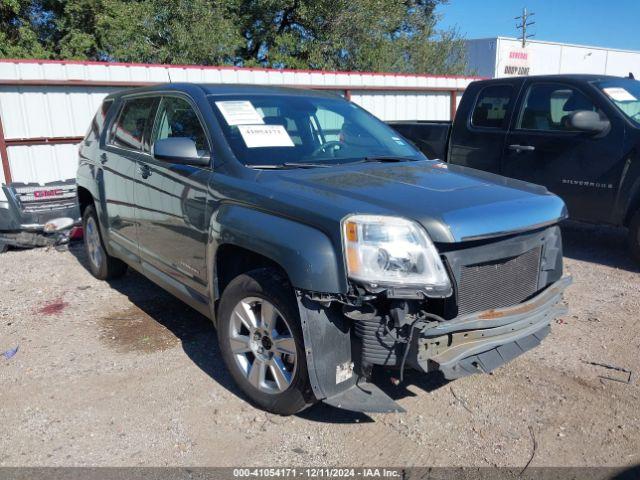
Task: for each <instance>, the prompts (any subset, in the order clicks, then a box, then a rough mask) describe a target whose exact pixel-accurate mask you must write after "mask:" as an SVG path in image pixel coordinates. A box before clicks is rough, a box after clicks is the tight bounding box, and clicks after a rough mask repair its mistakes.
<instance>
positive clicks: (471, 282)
mask: <svg viewBox="0 0 640 480" xmlns="http://www.w3.org/2000/svg"><path fill="white" fill-rule="evenodd" d="M540 253H541V247H537V248H534V249H531V250H529V251H528V252H525V253H523V254H522V255H518V256H517V257H511V258H505V259H500V260H493V261H491V262H486V263H479V264H476V265H466V266H463V267H462V269H461V274H460V278H459V281H458V315H464V314H467V313H473V312H480V311H483V310H489V309H492V308H503V307H510V306H512V305H516V304H518V303H521V302H523V301H524V300H526V299H527V298H529V297H531V296H532V295H533V294H534V293H536V292H537V291H538V273H539V271H540Z"/></svg>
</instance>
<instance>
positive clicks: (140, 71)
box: [0, 60, 474, 202]
mask: <svg viewBox="0 0 640 480" xmlns="http://www.w3.org/2000/svg"><path fill="white" fill-rule="evenodd" d="M473 80H474V78H473V77H438V76H430V75H400V74H386V73H362V72H323V71H308V70H306V71H305V70H269V69H259V68H234V67H203V66H173V65H171V66H169V65H147V64H122V63H101V62H60V61H43V60H0V158H1V160H2V169H1V170H0V181H1V183H2V184H4V185H7V184H12V183H13V184H16V185H19V184H29V185H30V186H29V187H24V186H22V188H23V189H24V188H26V189H32V188H33V187H32V185H36V186H37V185H40V186H42V185H45V184H52V182H53V183H55V182H61V181H64V180H68V179H73V178H74V177H75V170H76V163H77V144H78V143H79V142H80V141H81V139H82V137H83V136H84V134H85V131H86V129H87V127H88V125H89V123H90V121H91V118H92V117H93V115H94V113H95V111H96V110H97V108H98V106H99V105H100V103H101V101H102V99H103V98H104V97H105V95H107V94H108V93H110V92H113V91H115V90H121V89H123V88H130V87H135V86H143V85H151V84H154V83H165V82H202V83H246V84H266V85H282V86H292V87H301V88H311V89H320V90H329V91H333V92H335V93H336V94H339V95H343V96H344V97H346V98H349V99H351V100H352V101H354V102H355V103H357V104H359V105H361V106H362V107H364V108H365V109H367V110H369V111H370V112H372V113H373V114H375V115H377V116H378V117H380V118H381V119H383V120H449V119H451V118H453V114H454V112H455V109H456V106H457V104H458V101H459V99H460V96H461V92H462V91H464V89H465V87H466V86H467V85H468V84H469V83H470V82H471V81H473ZM5 193H6V192H5ZM3 196H4V193H3V194H2V196H0V202H2V201H6V197H5V198H2V197H3ZM42 198H43V199H48V198H49V196H43V197H42Z"/></svg>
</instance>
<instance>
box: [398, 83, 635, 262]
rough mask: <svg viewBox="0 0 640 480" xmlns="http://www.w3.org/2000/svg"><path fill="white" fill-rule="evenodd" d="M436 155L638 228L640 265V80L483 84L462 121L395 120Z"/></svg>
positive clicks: (468, 96) (466, 103)
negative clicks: (535, 186) (547, 192)
mask: <svg viewBox="0 0 640 480" xmlns="http://www.w3.org/2000/svg"><path fill="white" fill-rule="evenodd" d="M392 126H393V127H394V128H395V129H396V130H397V131H398V132H400V133H401V134H402V135H403V136H404V137H406V138H408V139H409V140H411V141H413V142H414V143H415V144H416V145H417V146H418V147H419V148H420V149H421V150H422V151H423V153H425V154H426V155H427V157H429V158H439V159H442V160H446V161H447V162H449V163H452V164H457V165H464V166H467V167H472V168H476V169H479V170H486V171H488V172H493V173H497V174H500V175H504V176H507V177H512V178H517V179H520V180H526V181H528V182H532V183H537V184H540V185H544V186H545V187H547V188H548V189H549V190H550V191H552V192H553V193H555V194H557V195H559V196H560V197H561V198H562V199H563V200H564V201H565V203H566V204H567V207H568V209H569V216H570V217H571V218H572V219H574V220H579V221H585V222H590V223H602V224H611V225H616V226H625V227H628V228H629V247H630V250H631V252H632V254H633V256H634V257H635V259H636V260H638V261H640V82H638V81H636V80H633V79H630V78H620V77H611V76H597V75H546V76H533V77H516V78H500V79H493V80H482V81H478V82H474V83H472V84H470V85H469V87H468V88H467V90H466V91H465V93H464V95H463V97H462V99H461V101H460V106H459V109H458V112H457V114H456V117H455V120H454V122H453V124H451V123H450V122H402V123H400V122H393V123H392Z"/></svg>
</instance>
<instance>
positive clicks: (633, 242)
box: [628, 210, 640, 263]
mask: <svg viewBox="0 0 640 480" xmlns="http://www.w3.org/2000/svg"><path fill="white" fill-rule="evenodd" d="M628 242H629V251H630V252H631V256H632V257H633V259H634V260H635V261H636V262H638V263H640V210H638V211H637V212H636V213H635V214H634V215H633V217H631V223H630V224H629V238H628Z"/></svg>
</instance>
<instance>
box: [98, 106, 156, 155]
mask: <svg viewBox="0 0 640 480" xmlns="http://www.w3.org/2000/svg"><path fill="white" fill-rule="evenodd" d="M154 102H155V98H152V97H145V98H136V99H131V100H125V103H124V105H123V106H122V109H121V110H120V115H119V116H118V119H117V120H116V121H115V122H114V124H113V126H112V127H111V132H110V135H109V137H110V139H109V143H110V144H111V145H114V146H116V147H120V148H126V149H128V150H135V151H140V150H142V148H143V140H144V133H145V129H146V128H147V125H148V122H149V116H150V115H151V113H152V109H153V105H154Z"/></svg>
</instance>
